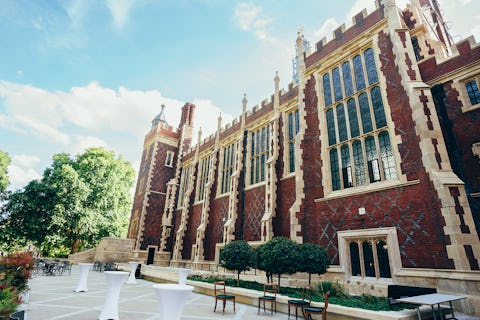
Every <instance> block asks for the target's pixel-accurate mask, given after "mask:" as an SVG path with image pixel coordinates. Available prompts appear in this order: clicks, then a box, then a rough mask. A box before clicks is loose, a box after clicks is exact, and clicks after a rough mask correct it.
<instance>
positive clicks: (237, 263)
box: [220, 240, 255, 285]
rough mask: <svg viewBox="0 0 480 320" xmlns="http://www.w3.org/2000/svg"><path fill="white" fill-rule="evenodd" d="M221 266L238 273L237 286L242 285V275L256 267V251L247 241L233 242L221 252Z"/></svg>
mask: <svg viewBox="0 0 480 320" xmlns="http://www.w3.org/2000/svg"><path fill="white" fill-rule="evenodd" d="M220 265H221V266H222V267H224V268H226V269H228V270H232V271H236V272H237V285H240V273H241V272H242V271H246V270H250V267H253V266H255V250H254V249H253V248H252V247H250V245H249V244H248V243H247V242H246V241H243V240H239V241H232V242H230V243H228V244H227V245H225V247H224V248H223V249H222V250H221V251H220Z"/></svg>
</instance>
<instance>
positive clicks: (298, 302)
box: [288, 287, 312, 320]
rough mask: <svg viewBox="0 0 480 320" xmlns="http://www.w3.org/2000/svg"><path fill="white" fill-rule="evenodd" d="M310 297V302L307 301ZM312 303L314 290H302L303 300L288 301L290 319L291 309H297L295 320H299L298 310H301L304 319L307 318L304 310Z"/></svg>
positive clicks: (306, 288) (309, 288)
mask: <svg viewBox="0 0 480 320" xmlns="http://www.w3.org/2000/svg"><path fill="white" fill-rule="evenodd" d="M307 295H308V301H307V300H306V298H307ZM311 301H312V288H311V287H304V288H302V299H290V300H288V319H290V307H295V320H297V319H298V308H300V309H301V311H302V315H303V318H305V312H304V309H305V308H306V307H308V306H310V302H311Z"/></svg>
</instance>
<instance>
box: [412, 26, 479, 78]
mask: <svg viewBox="0 0 480 320" xmlns="http://www.w3.org/2000/svg"><path fill="white" fill-rule="evenodd" d="M451 52H452V54H451V55H450V56H448V57H437V56H434V57H431V58H430V59H427V60H425V61H422V62H421V63H419V65H418V67H419V68H420V73H421V75H422V79H423V81H424V82H426V83H428V84H432V85H433V84H436V83H438V82H439V81H440V82H441V81H442V79H445V78H447V77H449V76H451V75H452V74H453V73H454V72H458V71H460V70H461V69H462V68H466V67H469V66H471V65H474V64H479V63H480V62H479V61H480V44H479V43H478V42H476V41H475V38H474V37H473V36H470V37H468V38H466V39H464V40H462V41H459V42H458V43H456V44H454V45H453V46H452V47H451Z"/></svg>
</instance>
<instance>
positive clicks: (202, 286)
mask: <svg viewBox="0 0 480 320" xmlns="http://www.w3.org/2000/svg"><path fill="white" fill-rule="evenodd" d="M141 273H142V275H143V278H144V279H146V280H149V281H153V282H159V283H176V282H177V281H178V276H177V275H176V272H175V269H174V268H164V267H157V266H151V265H149V266H142V269H141ZM192 273H193V271H192ZM187 284H189V285H192V286H194V287H195V288H194V290H193V291H195V292H197V293H201V294H205V295H210V296H213V295H214V294H213V284H211V283H205V282H198V281H190V280H187ZM227 290H228V293H230V294H233V295H235V297H236V301H237V302H240V303H244V304H249V305H252V306H257V305H258V297H259V296H261V295H263V292H260V291H255V290H248V289H243V288H233V287H228V289H227ZM288 299H289V297H287V296H283V295H277V311H278V312H283V313H287V312H288V304H287V301H288ZM213 305H214V301H213V299H212V308H213ZM312 305H313V306H323V303H322V302H313V303H312ZM421 312H422V319H429V318H431V311H430V310H429V309H428V308H426V307H425V308H423V307H422V308H421ZM327 313H328V319H329V320H372V319H375V320H416V319H417V314H416V311H415V310H402V311H370V310H364V309H357V308H349V307H343V306H339V305H334V304H331V303H329V304H328V311H327Z"/></svg>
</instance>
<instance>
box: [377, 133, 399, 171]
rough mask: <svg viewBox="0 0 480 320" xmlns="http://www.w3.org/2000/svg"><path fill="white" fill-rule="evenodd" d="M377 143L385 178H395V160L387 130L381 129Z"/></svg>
mask: <svg viewBox="0 0 480 320" xmlns="http://www.w3.org/2000/svg"><path fill="white" fill-rule="evenodd" d="M378 144H379V145H380V156H381V158H382V164H383V174H384V176H385V179H386V180H394V179H397V170H396V168H395V160H394V158H393V152H392V146H391V144H390V137H389V136H388V132H387V131H382V132H380V134H379V135H378Z"/></svg>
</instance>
